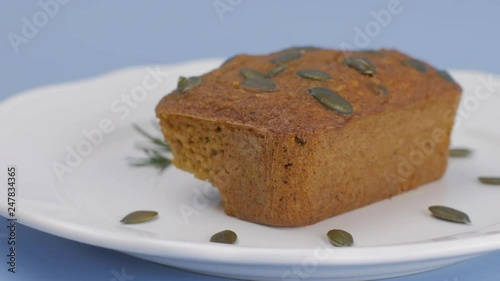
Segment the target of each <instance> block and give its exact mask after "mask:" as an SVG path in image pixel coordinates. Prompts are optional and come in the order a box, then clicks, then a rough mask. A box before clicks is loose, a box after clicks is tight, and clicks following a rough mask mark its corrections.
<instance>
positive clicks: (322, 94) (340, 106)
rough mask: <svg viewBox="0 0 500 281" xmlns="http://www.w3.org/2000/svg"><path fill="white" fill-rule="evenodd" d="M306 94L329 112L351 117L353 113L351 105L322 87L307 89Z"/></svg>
mask: <svg viewBox="0 0 500 281" xmlns="http://www.w3.org/2000/svg"><path fill="white" fill-rule="evenodd" d="M307 92H309V94H311V95H312V96H313V97H314V98H315V99H316V100H317V101H319V102H320V103H321V104H322V105H323V106H325V107H326V108H328V109H330V110H333V111H335V112H337V113H340V114H342V115H351V114H352V113H353V108H352V105H351V104H350V103H349V102H348V101H347V100H345V99H344V98H343V97H341V96H340V95H339V94H337V93H335V92H334V91H331V90H329V89H327V88H324V87H316V88H312V89H308V90H307Z"/></svg>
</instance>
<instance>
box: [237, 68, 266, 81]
mask: <svg viewBox="0 0 500 281" xmlns="http://www.w3.org/2000/svg"><path fill="white" fill-rule="evenodd" d="M240 74H241V75H243V77H245V78H252V79H254V78H264V75H263V74H262V73H260V72H258V71H257V70H253V69H250V68H243V69H242V70H240Z"/></svg>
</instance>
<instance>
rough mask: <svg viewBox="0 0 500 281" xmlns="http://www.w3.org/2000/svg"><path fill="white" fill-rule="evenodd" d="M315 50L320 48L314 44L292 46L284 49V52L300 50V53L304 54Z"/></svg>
mask: <svg viewBox="0 0 500 281" xmlns="http://www.w3.org/2000/svg"><path fill="white" fill-rule="evenodd" d="M315 50H320V48H318V47H314V46H302V47H291V48H287V49H284V50H282V52H299V53H302V54H304V53H306V52H309V51H315Z"/></svg>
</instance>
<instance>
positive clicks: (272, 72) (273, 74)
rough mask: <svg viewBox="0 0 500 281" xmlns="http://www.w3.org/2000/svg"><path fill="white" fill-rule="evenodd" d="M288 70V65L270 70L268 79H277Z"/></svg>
mask: <svg viewBox="0 0 500 281" xmlns="http://www.w3.org/2000/svg"><path fill="white" fill-rule="evenodd" d="M287 68H288V65H286V64H280V65H278V66H276V67H275V68H273V69H271V70H269V72H268V73H267V74H266V76H265V77H266V78H273V77H276V76H277V75H278V74H280V73H281V72H283V71H285V69H287Z"/></svg>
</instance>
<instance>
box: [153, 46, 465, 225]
mask: <svg viewBox="0 0 500 281" xmlns="http://www.w3.org/2000/svg"><path fill="white" fill-rule="evenodd" d="M353 61H354V63H353ZM245 70H246V71H248V70H251V71H252V72H251V73H250V74H247V73H246V72H245ZM304 70H306V71H304ZM301 71H302V72H301ZM254 72H255V73H256V74H255V73H254ZM252 73H253V74H252ZM270 73H271V74H272V75H270ZM275 73H277V74H275ZM303 73H306V74H311V75H310V76H312V77H307V75H302V74H303ZM265 74H268V75H267V77H265ZM312 74H314V75H312ZM250 75H253V76H251V77H249V76H250ZM255 75H257V77H254V76H255ZM259 75H262V77H261V76H259ZM305 76H306V77H305ZM268 80H270V81H271V82H269V81H268ZM190 83H191V84H190ZM318 88H322V89H328V90H331V92H333V93H334V95H335V97H338V96H339V97H340V99H341V100H342V101H341V104H340V107H337V105H338V103H339V100H338V98H333V99H331V97H330V96H326V98H325V97H323V98H321V97H320V98H318V97H317V96H316V97H315V96H314V91H313V90H312V89H318ZM460 96H461V89H460V87H459V86H458V85H457V84H456V83H455V82H454V81H453V80H452V79H451V77H450V76H449V75H447V73H445V72H441V71H438V70H436V69H434V68H433V67H432V66H430V65H428V64H427V63H424V62H421V61H419V60H415V59H413V58H411V57H409V56H407V55H405V54H403V53H400V52H398V51H394V50H380V51H363V52H343V51H335V50H324V49H316V48H295V49H289V50H284V51H281V52H277V53H273V54H270V55H267V56H249V55H240V56H236V57H234V58H232V59H231V60H230V61H228V62H226V63H225V64H224V65H223V66H221V67H220V68H218V69H216V70H213V71H211V72H209V73H207V74H205V75H203V76H201V77H199V78H193V79H191V78H184V79H181V80H180V83H179V87H178V89H177V90H175V91H173V92H172V93H171V94H169V95H167V96H165V97H164V98H163V99H162V101H161V102H160V103H159V105H158V106H157V109H156V112H157V116H158V118H159V119H160V124H161V127H162V131H163V133H164V136H165V140H166V141H167V142H168V143H169V144H170V146H171V147H172V151H173V154H174V164H175V165H176V166H177V167H178V168H180V169H183V170H186V171H189V172H191V173H193V174H194V175H195V176H196V177H197V178H199V179H202V180H209V181H210V182H211V183H213V184H214V186H216V187H217V188H218V189H219V192H220V195H221V197H222V199H223V201H224V204H225V210H226V213H227V214H229V215H232V216H235V217H237V218H240V219H243V220H247V221H251V222H256V223H261V224H267V225H273V226H304V225H309V224H313V223H316V222H318V221H321V220H323V219H326V218H329V217H331V216H334V215H337V214H341V213H344V212H347V211H350V210H353V209H356V208H359V207H362V206H365V205H368V204H370V203H373V202H376V201H380V200H383V199H386V198H389V197H391V196H394V195H397V194H400V193H402V192H405V191H408V190H410V189H413V188H416V187H418V186H419V185H422V184H425V183H428V182H431V181H434V180H437V179H439V178H440V177H442V175H443V174H444V172H445V170H446V166H447V158H448V146H449V136H450V132H451V128H452V126H453V120H454V117H455V111H456V108H457V106H458V102H459V99H460ZM325 99H326V100H325ZM345 104H347V105H348V106H349V107H347V109H346V106H345Z"/></svg>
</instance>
